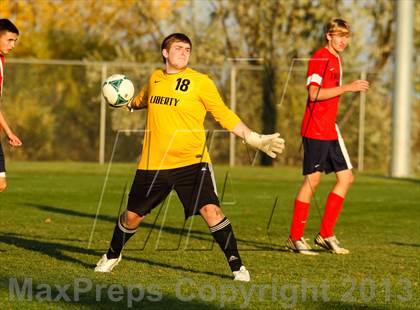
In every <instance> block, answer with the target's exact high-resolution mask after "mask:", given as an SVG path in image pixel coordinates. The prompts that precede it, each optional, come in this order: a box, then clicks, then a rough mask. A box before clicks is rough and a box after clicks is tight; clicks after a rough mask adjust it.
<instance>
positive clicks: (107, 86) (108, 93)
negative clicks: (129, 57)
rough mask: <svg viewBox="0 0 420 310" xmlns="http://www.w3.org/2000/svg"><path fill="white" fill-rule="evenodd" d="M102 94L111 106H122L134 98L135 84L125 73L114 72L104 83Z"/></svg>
mask: <svg viewBox="0 0 420 310" xmlns="http://www.w3.org/2000/svg"><path fill="white" fill-rule="evenodd" d="M102 95H103V96H104V98H105V99H106V101H107V102H108V104H109V105H110V106H111V107H113V108H120V107H122V106H125V105H126V104H127V103H128V102H129V101H130V100H131V99H132V98H133V96H134V85H133V83H132V82H131V81H130V80H129V79H128V78H127V77H126V76H125V75H122V74H114V75H111V76H110V77H108V78H107V79H106V80H105V82H104V84H103V85H102Z"/></svg>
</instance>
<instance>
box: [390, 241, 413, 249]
mask: <svg viewBox="0 0 420 310" xmlns="http://www.w3.org/2000/svg"><path fill="white" fill-rule="evenodd" d="M391 244H395V245H400V246H408V247H414V248H420V244H418V243H404V242H391Z"/></svg>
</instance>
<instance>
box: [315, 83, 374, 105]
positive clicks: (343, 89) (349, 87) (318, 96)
mask: <svg viewBox="0 0 420 310" xmlns="http://www.w3.org/2000/svg"><path fill="white" fill-rule="evenodd" d="M368 89H369V82H368V81H366V80H355V81H353V82H351V83H349V84H344V85H342V86H338V87H332V88H322V87H321V88H320V87H318V86H316V85H310V86H309V90H308V92H309V97H310V100H311V101H319V100H326V99H330V98H333V97H337V96H340V95H342V94H344V93H347V92H359V91H367V90H368Z"/></svg>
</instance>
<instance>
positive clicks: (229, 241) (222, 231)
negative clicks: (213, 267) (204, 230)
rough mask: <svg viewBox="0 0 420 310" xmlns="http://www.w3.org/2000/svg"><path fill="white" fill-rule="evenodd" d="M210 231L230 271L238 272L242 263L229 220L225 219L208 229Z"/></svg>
mask: <svg viewBox="0 0 420 310" xmlns="http://www.w3.org/2000/svg"><path fill="white" fill-rule="evenodd" d="M210 231H211V234H212V235H213V238H214V240H216V242H217V243H218V244H219V246H220V248H221V249H222V251H223V253H224V254H225V256H226V259H227V261H228V263H229V266H230V269H231V270H232V271H238V270H239V268H241V266H242V261H241V257H240V256H239V252H238V247H237V245H236V238H235V235H234V234H233V230H232V226H231V225H230V222H229V220H228V219H227V218H226V217H225V218H224V219H223V220H222V221H221V222H220V223H219V224H217V225H214V226H212V227H210Z"/></svg>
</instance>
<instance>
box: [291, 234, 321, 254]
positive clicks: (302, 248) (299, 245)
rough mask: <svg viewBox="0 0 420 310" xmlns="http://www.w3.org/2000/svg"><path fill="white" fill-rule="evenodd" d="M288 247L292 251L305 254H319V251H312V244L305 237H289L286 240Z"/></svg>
mask: <svg viewBox="0 0 420 310" xmlns="http://www.w3.org/2000/svg"><path fill="white" fill-rule="evenodd" d="M286 248H287V249H288V250H290V251H293V252H296V253H299V254H303V255H318V253H317V252H314V251H312V248H311V246H310V245H309V244H308V243H307V242H306V240H305V239H304V238H303V237H302V238H300V239H299V240H292V238H290V237H289V239H287V241H286Z"/></svg>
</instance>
